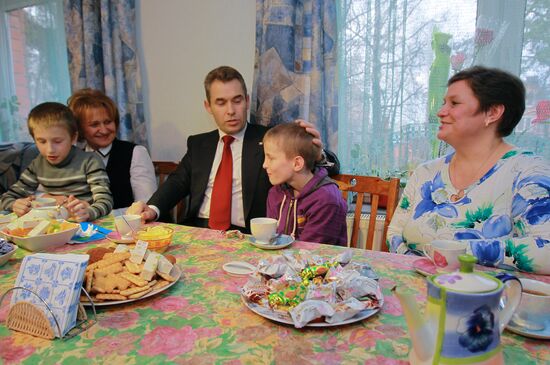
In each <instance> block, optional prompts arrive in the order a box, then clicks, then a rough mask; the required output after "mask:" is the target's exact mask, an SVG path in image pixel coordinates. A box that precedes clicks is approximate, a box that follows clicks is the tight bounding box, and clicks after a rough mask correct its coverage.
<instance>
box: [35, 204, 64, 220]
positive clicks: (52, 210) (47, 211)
mask: <svg viewBox="0 0 550 365" xmlns="http://www.w3.org/2000/svg"><path fill="white" fill-rule="evenodd" d="M27 215H28V217H27V218H43V219H67V218H68V217H69V212H68V211H67V209H66V208H65V207H59V208H56V207H55V206H52V207H36V208H32V209H31V211H30V212H29V213H27Z"/></svg>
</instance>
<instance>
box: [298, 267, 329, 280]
mask: <svg viewBox="0 0 550 365" xmlns="http://www.w3.org/2000/svg"><path fill="white" fill-rule="evenodd" d="M329 268H330V266H329V265H328V264H322V265H315V266H309V267H306V268H305V269H303V270H302V272H301V273H300V276H301V277H302V279H304V280H306V279H313V278H314V277H316V276H324V275H325V274H326V273H327V271H328V269H329Z"/></svg>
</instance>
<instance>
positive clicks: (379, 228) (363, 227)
mask: <svg viewBox="0 0 550 365" xmlns="http://www.w3.org/2000/svg"><path fill="white" fill-rule="evenodd" d="M353 215H354V214H353V213H348V215H347V217H346V223H347V226H348V247H349V241H350V240H351V230H352V228H353ZM385 219H386V215H385V214H378V215H377V216H376V226H375V227H374V242H373V247H372V249H373V250H375V251H379V250H380V247H382V246H381V245H382V243H383V242H382V235H383V233H384V220H385ZM369 220H370V214H369V213H364V214H361V220H360V221H359V241H358V247H359V248H365V242H366V240H367V233H368V230H369ZM383 244H384V245H385V244H386V243H385V242H384V243H383Z"/></svg>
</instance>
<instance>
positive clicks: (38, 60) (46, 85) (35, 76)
mask: <svg viewBox="0 0 550 365" xmlns="http://www.w3.org/2000/svg"><path fill="white" fill-rule="evenodd" d="M4 20H5V21H6V23H5V24H2V25H3V26H4V29H5V30H7V31H5V34H6V35H7V38H8V44H9V53H7V58H8V60H7V62H4V60H3V61H2V62H1V63H2V64H3V66H2V67H3V72H5V74H7V75H8V79H9V82H7V83H6V85H3V86H1V87H3V88H4V90H2V93H1V95H2V96H3V98H2V103H0V109H3V110H2V112H3V113H2V114H1V115H2V119H4V118H9V119H8V122H6V123H4V121H3V123H2V135H1V136H0V137H1V140H2V141H13V140H30V136H29V135H28V132H27V127H26V118H27V115H28V113H29V111H30V109H32V107H34V106H35V105H37V104H39V103H41V102H44V101H59V102H62V103H65V102H66V100H67V98H68V97H69V95H70V85H69V71H68V62H67V51H66V45H65V42H66V41H65V31H64V25H63V24H64V23H63V12H62V8H61V2H60V1H54V2H45V3H44V4H42V5H34V6H29V7H25V8H22V9H17V10H11V11H8V12H6V16H5V17H4ZM4 57H5V56H4Z"/></svg>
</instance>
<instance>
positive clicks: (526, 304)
mask: <svg viewBox="0 0 550 365" xmlns="http://www.w3.org/2000/svg"><path fill="white" fill-rule="evenodd" d="M519 281H520V282H521V286H522V287H523V289H522V292H521V301H520V303H519V306H518V308H517V309H516V311H515V313H514V315H513V317H512V320H513V321H514V323H515V324H516V325H518V326H520V327H524V328H525V329H527V330H532V331H542V330H544V329H545V321H548V320H550V284H547V283H544V282H542V281H538V280H532V279H519Z"/></svg>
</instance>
